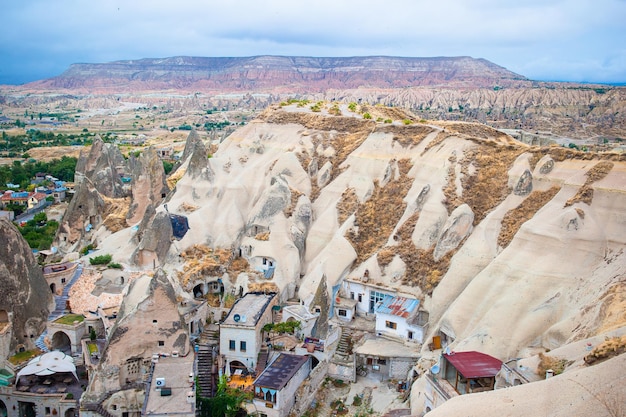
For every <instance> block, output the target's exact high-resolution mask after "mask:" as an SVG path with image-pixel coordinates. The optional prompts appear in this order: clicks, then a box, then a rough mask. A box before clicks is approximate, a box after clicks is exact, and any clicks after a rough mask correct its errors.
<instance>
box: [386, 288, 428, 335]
mask: <svg viewBox="0 0 626 417" xmlns="http://www.w3.org/2000/svg"><path fill="white" fill-rule="evenodd" d="M375 313H376V334H379V335H388V336H392V337H398V338H401V339H404V340H408V341H412V342H417V343H423V342H424V334H425V333H426V329H427V328H428V313H427V312H425V311H420V310H419V300H416V299H414V298H406V297H399V296H395V297H392V296H390V295H387V296H385V298H383V300H382V301H380V302H379V303H378V304H377V305H376V307H375Z"/></svg>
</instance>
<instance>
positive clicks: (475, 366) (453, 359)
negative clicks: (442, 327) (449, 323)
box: [443, 351, 502, 378]
mask: <svg viewBox="0 0 626 417" xmlns="http://www.w3.org/2000/svg"><path fill="white" fill-rule="evenodd" d="M443 357H444V358H445V359H446V360H447V361H448V362H450V363H451V364H452V366H454V367H455V368H456V370H457V371H459V372H460V373H461V375H463V376H464V377H465V378H485V377H493V376H496V374H497V373H498V372H500V367H501V366H502V361H501V360H499V359H496V358H494V357H493V356H489V355H487V354H485V353H481V352H475V351H469V352H453V353H450V354H445V353H444V354H443Z"/></svg>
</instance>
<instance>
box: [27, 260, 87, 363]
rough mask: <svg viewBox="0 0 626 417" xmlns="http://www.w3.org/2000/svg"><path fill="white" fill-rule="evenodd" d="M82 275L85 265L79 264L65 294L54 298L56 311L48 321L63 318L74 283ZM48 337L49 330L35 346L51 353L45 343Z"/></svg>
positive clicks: (49, 316) (40, 337)
mask: <svg viewBox="0 0 626 417" xmlns="http://www.w3.org/2000/svg"><path fill="white" fill-rule="evenodd" d="M82 273H83V265H82V264H80V263H79V264H78V265H77V266H76V270H75V271H74V275H72V278H71V279H70V280H69V281H68V282H67V283H66V284H65V287H63V292H62V293H61V295H55V296H54V310H53V311H51V312H50V314H49V315H48V321H53V320H55V319H57V318H59V317H61V315H62V314H63V313H64V312H65V306H66V305H67V300H69V298H70V297H69V295H70V289H71V288H72V285H74V283H75V282H76V281H78V278H80V276H81V275H82ZM47 335H48V330H44V331H43V333H42V334H41V335H39V337H38V338H37V340H35V346H37V347H38V348H39V349H40V350H41V351H42V352H49V351H50V349H48V346H46V344H45V343H44V340H45V338H46V336H47Z"/></svg>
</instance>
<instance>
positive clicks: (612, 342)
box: [585, 335, 626, 365]
mask: <svg viewBox="0 0 626 417" xmlns="http://www.w3.org/2000/svg"><path fill="white" fill-rule="evenodd" d="M624 352H626V335H624V336H622V337H619V336H616V337H612V338H607V339H605V340H604V342H602V343H600V344H599V345H598V346H596V347H595V348H593V350H592V351H591V353H589V354H588V355H587V356H585V363H586V364H587V365H592V364H595V363H596V362H600V361H603V360H605V359H609V358H612V357H614V356H617V355H621V354H622V353H624Z"/></svg>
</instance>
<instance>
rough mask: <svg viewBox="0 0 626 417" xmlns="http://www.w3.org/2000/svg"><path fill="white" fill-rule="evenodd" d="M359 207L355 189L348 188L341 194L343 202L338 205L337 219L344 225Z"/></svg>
mask: <svg viewBox="0 0 626 417" xmlns="http://www.w3.org/2000/svg"><path fill="white" fill-rule="evenodd" d="M358 207H359V198H358V197H357V195H356V192H355V191H354V188H348V189H347V190H345V191H344V192H343V193H342V194H341V200H339V203H337V219H338V220H339V224H343V223H344V222H345V221H346V220H348V217H350V216H351V215H352V213H354V212H355V211H356V210H357V209H358Z"/></svg>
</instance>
